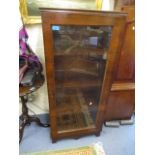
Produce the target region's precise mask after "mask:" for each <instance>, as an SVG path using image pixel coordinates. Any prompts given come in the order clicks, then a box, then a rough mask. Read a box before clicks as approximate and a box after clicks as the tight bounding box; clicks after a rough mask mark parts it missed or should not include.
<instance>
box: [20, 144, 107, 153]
mask: <svg viewBox="0 0 155 155" xmlns="http://www.w3.org/2000/svg"><path fill="white" fill-rule="evenodd" d="M21 155H106V154H105V152H104V150H103V148H102V147H101V145H100V144H98V143H96V144H94V145H91V146H85V147H80V148H75V149H67V150H59V151H46V152H34V153H26V154H21Z"/></svg>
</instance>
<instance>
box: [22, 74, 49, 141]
mask: <svg viewBox="0 0 155 155" xmlns="http://www.w3.org/2000/svg"><path fill="white" fill-rule="evenodd" d="M40 80H41V81H40ZM43 82H44V77H43V76H42V78H41V79H39V80H38V82H37V83H36V84H35V85H36V87H35V89H33V91H34V90H36V89H37V88H39V87H40V86H41V85H42V84H43ZM28 90H29V91H28ZM33 91H32V89H30V88H29V89H24V88H21V87H20V98H21V102H22V114H21V116H20V120H21V121H22V123H21V125H20V127H19V143H20V142H21V140H22V137H23V133H24V128H25V126H26V125H30V124H31V122H36V123H37V124H38V125H39V126H42V127H49V126H50V125H49V124H43V123H41V121H40V119H39V118H38V117H33V116H30V115H29V114H28V108H27V105H26V103H27V100H28V94H29V93H31V92H33ZM23 93H24V94H25V95H23Z"/></svg>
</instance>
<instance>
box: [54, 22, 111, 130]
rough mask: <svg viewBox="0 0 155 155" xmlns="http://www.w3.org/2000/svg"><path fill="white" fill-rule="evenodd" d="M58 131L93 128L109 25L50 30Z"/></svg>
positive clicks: (59, 27)
mask: <svg viewBox="0 0 155 155" xmlns="http://www.w3.org/2000/svg"><path fill="white" fill-rule="evenodd" d="M51 30H52V35H53V36H52V37H53V49H54V55H55V56H54V65H55V81H56V124H57V129H58V132H67V131H74V130H81V129H86V128H95V124H96V117H97V111H98V104H99V99H100V98H99V97H100V93H101V86H102V81H103V78H104V71H105V65H106V60H107V51H108V48H109V42H110V37H111V32H112V27H111V26H62V25H61V26H60V25H53V26H52V27H51Z"/></svg>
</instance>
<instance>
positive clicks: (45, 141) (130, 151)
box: [19, 114, 135, 155]
mask: <svg viewBox="0 0 155 155" xmlns="http://www.w3.org/2000/svg"><path fill="white" fill-rule="evenodd" d="M39 118H40V119H41V120H42V122H49V116H48V115H47V114H46V115H44V114H43V115H39ZM96 142H101V143H102V145H103V148H104V150H105V152H106V154H107V155H134V154H135V125H134V124H133V125H123V126H120V127H119V128H114V127H105V126H103V130H102V132H101V134H100V136H99V137H96V136H95V135H91V136H85V137H82V138H80V139H77V140H75V139H64V140H59V141H57V142H56V143H54V144H52V142H51V139H50V128H43V127H39V126H37V125H36V124H35V123H32V124H31V125H30V126H27V127H26V128H25V130H24V136H23V139H22V141H21V143H20V146H19V152H20V154H22V153H27V152H38V151H47V150H60V149H68V148H74V147H81V146H86V145H90V144H93V143H96Z"/></svg>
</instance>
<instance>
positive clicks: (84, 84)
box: [56, 79, 102, 89]
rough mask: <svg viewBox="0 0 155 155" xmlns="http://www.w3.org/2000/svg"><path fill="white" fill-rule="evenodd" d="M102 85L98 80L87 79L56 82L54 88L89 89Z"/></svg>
mask: <svg viewBox="0 0 155 155" xmlns="http://www.w3.org/2000/svg"><path fill="white" fill-rule="evenodd" d="M101 84H102V82H101V80H100V81H99V80H98V79H94V80H93V79H87V80H79V79H72V80H67V79H66V80H64V79H63V80H59V81H58V80H56V88H86V89H87V88H90V87H100V86H101Z"/></svg>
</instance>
